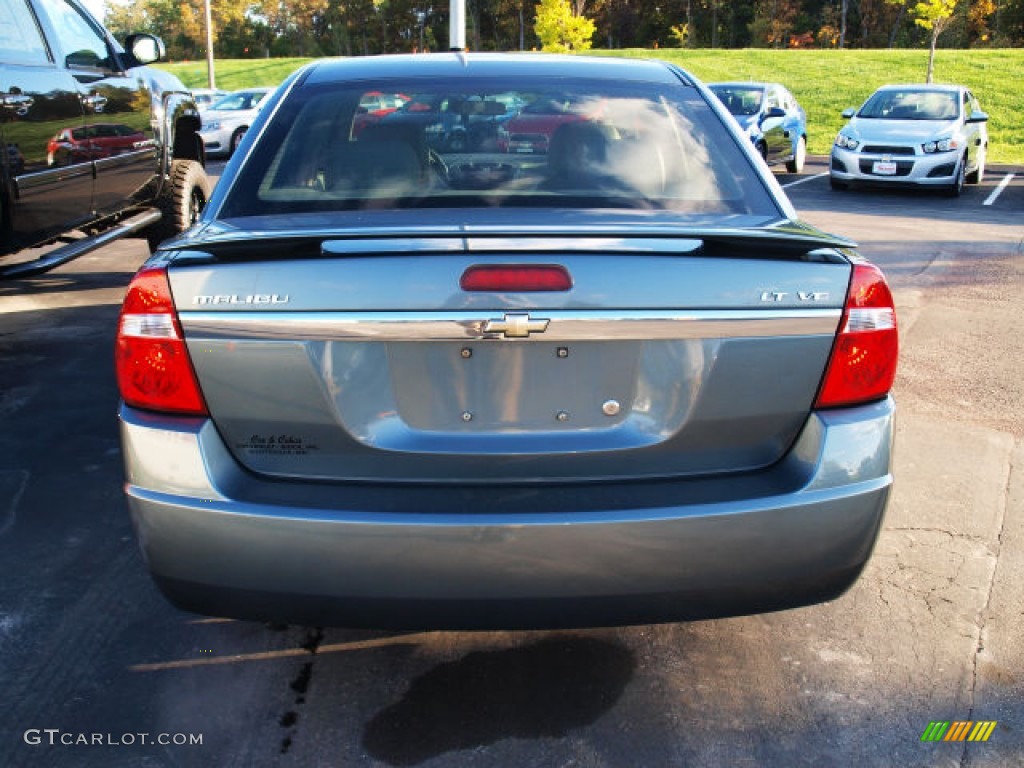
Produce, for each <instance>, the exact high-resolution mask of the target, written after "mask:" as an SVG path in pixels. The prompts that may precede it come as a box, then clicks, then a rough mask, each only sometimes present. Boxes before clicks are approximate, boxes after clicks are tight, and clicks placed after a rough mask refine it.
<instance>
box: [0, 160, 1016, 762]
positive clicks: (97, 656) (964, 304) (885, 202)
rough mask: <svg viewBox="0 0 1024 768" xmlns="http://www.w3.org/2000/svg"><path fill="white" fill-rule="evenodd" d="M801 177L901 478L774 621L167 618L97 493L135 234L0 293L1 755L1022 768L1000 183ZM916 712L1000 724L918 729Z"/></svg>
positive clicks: (1012, 248) (1008, 273)
mask: <svg viewBox="0 0 1024 768" xmlns="http://www.w3.org/2000/svg"><path fill="white" fill-rule="evenodd" d="M214 171H215V172H216V166H215V167H214ZM825 171H826V165H825V160H824V159H822V158H817V159H812V160H811V161H810V162H808V164H807V166H806V167H805V169H804V172H803V173H802V174H800V175H799V176H795V175H778V176H777V179H778V181H779V182H780V184H782V185H783V186H784V187H785V188H786V192H787V194H788V195H789V196H790V198H791V200H792V201H793V203H794V205H795V206H796V208H797V209H798V211H799V212H800V213H801V215H802V216H803V217H804V218H806V219H807V220H808V221H809V222H811V223H812V224H815V225H817V226H819V227H821V228H823V229H826V230H829V231H833V232H837V233H839V234H842V235H846V236H848V237H850V238H852V239H854V240H856V241H858V242H859V243H860V245H861V251H862V253H863V254H864V255H865V256H867V257H868V258H870V259H871V260H873V261H875V262H876V263H878V264H879V265H880V266H881V267H882V268H883V270H884V271H885V272H886V274H887V275H888V277H889V278H890V281H891V284H892V286H893V288H894V291H895V295H896V302H897V307H898V310H899V319H900V325H901V347H902V348H901V369H900V373H899V377H898V379H897V386H896V391H895V397H896V399H897V402H898V408H899V413H898V436H897V446H896V469H895V472H896V478H897V484H896V490H895V495H894V497H893V499H892V501H891V503H890V506H889V510H888V515H887V520H886V525H885V528H884V531H883V533H882V535H881V538H880V540H879V542H878V545H877V547H876V550H875V553H874V555H873V557H872V560H871V562H870V564H869V566H868V568H867V570H866V572H865V573H864V575H863V576H862V577H861V579H860V581H859V582H858V583H857V584H856V585H855V586H854V588H853V589H852V590H850V591H849V592H848V593H847V594H846V595H844V596H843V597H841V598H839V599H837V600H835V601H834V602H831V603H828V604H825V605H821V606H815V607H811V608H803V609H798V610H792V611H787V612H782V613H776V614H770V615H762V616H752V617H743V618H735V619H727V620H718V621H704V622H695V623H689V624H671V625H658V626H642V627H629V628H621V629H593V630H585V631H564V632H515V633H505V632H488V633H453V632H434V633H395V632H388V633H384V632H370V631H358V632H357V631H347V630H341V629H330V628H327V629H321V628H312V627H277V626H264V625H260V624H253V623H245V622H234V621H224V620H218V619H207V618H202V617H198V616H193V615H188V614H184V613H181V612H178V611H176V610H174V609H173V608H171V607H170V606H169V605H168V604H167V603H166V602H165V601H164V599H163V598H162V597H161V596H160V595H159V594H158V593H157V591H156V589H155V587H153V586H152V584H151V583H150V580H149V577H148V575H147V573H146V570H145V567H144V565H143V564H142V562H141V558H140V556H139V554H138V549H137V547H136V544H135V541H134V538H133V535H132V531H131V526H130V524H129V520H128V515H127V511H126V508H125V504H124V501H123V499H122V495H121V488H120V483H121V479H122V473H121V459H120V455H119V441H118V435H117V424H116V409H117V392H116V387H115V383H114V377H113V366H112V344H113V338H114V332H115V323H116V318H117V313H118V309H119V302H120V300H121V297H122V296H123V293H124V289H125V287H126V285H127V282H128V280H129V278H130V276H131V274H132V273H133V272H134V270H135V269H136V268H137V267H138V265H139V264H140V263H141V262H142V261H143V260H144V259H145V258H146V256H147V250H146V246H145V243H144V241H140V240H126V241H122V242H120V243H116V244H114V245H112V246H108V247H106V248H104V249H103V250H101V251H98V252H95V253H93V254H91V255H88V256H85V257H83V258H81V259H79V260H77V261H74V262H72V263H70V264H68V265H65V266H64V267H62V268H60V269H57V270H55V271H53V272H51V273H49V274H45V275H42V276H39V277H36V278H33V279H26V280H21V281H11V282H7V283H0V420H2V421H0V423H2V424H3V429H2V430H0V564H2V565H0V576H2V579H0V654H2V656H0V658H3V660H4V662H3V664H0V687H2V690H3V691H4V692H5V696H4V699H5V702H6V708H5V709H6V711H5V715H4V718H3V727H2V729H0V765H3V766H83V767H89V766H97V767H98V766H103V767H104V768H106V767H107V766H126V767H127V766H132V767H134V766H225V767H226V766H239V767H240V768H241V767H243V766H244V767H249V766H277V765H280V766H302V767H303V768H307V767H309V766H377V765H380V766H412V765H416V766H420V765H422V766H488V767H489V768H490V767H491V766H517V767H518V766H594V767H598V766H602V767H603V766H608V767H610V768H617V767H618V766H631V765H639V766H796V765H808V766H810V765H813V766H831V765H836V766H843V765H855V764H859V765H865V766H893V765H901V766H954V765H956V766H962V765H970V766H993V767H995V766H1000V767H1001V766H1009V765H1021V764H1024V474H1022V472H1021V469H1022V467H1024V407H1022V403H1024V312H1022V307H1024V280H1022V278H1024V169H1022V168H1011V167H992V168H990V169H989V170H988V172H987V175H986V178H985V181H984V182H983V183H982V184H981V185H978V186H968V187H967V188H966V189H965V192H964V195H963V196H962V197H961V198H959V199H949V198H946V197H942V196H940V195H933V194H920V193H909V192H907V193H904V192H891V191H884V192H879V191H860V190H853V191H848V192H837V191H833V190H831V189H830V188H829V183H828V178H827V175H825ZM932 721H971V722H979V721H994V722H995V723H996V725H995V727H994V729H993V730H992V733H991V736H990V738H989V739H988V740H987V741H985V742H981V743H972V742H968V741H949V742H923V741H922V740H921V736H922V734H923V732H924V731H925V730H926V728H927V727H928V725H929V723H930V722H932ZM97 736H98V737H99V738H97ZM197 737H198V738H197ZM197 741H199V742H201V743H196V742H197Z"/></svg>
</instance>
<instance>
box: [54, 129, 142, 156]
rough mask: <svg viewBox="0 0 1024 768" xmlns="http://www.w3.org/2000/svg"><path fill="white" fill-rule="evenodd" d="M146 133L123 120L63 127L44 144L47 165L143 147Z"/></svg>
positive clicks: (121, 152) (110, 154)
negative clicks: (121, 121) (124, 122)
mask: <svg viewBox="0 0 1024 768" xmlns="http://www.w3.org/2000/svg"><path fill="white" fill-rule="evenodd" d="M145 141H146V134H144V133H143V132H142V131H140V130H138V129H137V128H132V127H131V126H130V125H124V124H123V123H94V124H92V125H86V126H80V127H77V128H65V129H64V130H62V131H60V132H58V133H57V135H56V136H54V137H53V138H52V139H50V141H49V142H48V143H47V145H46V162H47V164H48V165H51V166H53V165H71V164H72V163H79V162H83V161H88V160H102V159H103V158H104V157H113V156H114V155H120V154H123V153H125V152H131V151H133V150H137V149H143V148H144V147H145V143H144V142H145Z"/></svg>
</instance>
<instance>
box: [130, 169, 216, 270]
mask: <svg viewBox="0 0 1024 768" xmlns="http://www.w3.org/2000/svg"><path fill="white" fill-rule="evenodd" d="M210 192H211V186H210V179H209V178H208V177H207V175H206V169H205V168H203V166H202V165H201V164H200V163H199V162H198V161H196V160H175V161H174V162H172V163H171V174H170V178H169V179H168V180H167V181H166V182H165V183H164V187H163V191H162V192H161V194H160V198H159V199H158V200H157V201H156V205H157V207H159V208H160V210H161V212H162V213H163V218H161V219H160V222H159V223H157V224H155V225H154V226H153V227H152V228H151V229H150V230H149V231H147V232H146V239H147V240H148V241H149V250H150V251H155V250H156V247H157V246H158V245H159V244H160V243H162V242H163V241H164V240H166V239H167V238H169V237H174V236H175V235H179V234H181V233H182V232H184V231H185V230H186V229H188V228H189V227H191V226H192V225H193V224H195V223H196V221H198V220H199V214H200V213H202V212H203V208H205V207H206V203H207V201H208V200H209V199H210Z"/></svg>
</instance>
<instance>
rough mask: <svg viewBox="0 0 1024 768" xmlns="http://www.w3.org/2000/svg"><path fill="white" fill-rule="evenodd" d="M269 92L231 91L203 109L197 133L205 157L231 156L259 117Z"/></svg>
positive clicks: (254, 89)
mask: <svg viewBox="0 0 1024 768" xmlns="http://www.w3.org/2000/svg"><path fill="white" fill-rule="evenodd" d="M273 91H274V89H273V88H246V89H245V90H242V91H233V92H232V93H229V94H228V95H227V96H225V97H224V98H222V99H221V100H220V101H218V102H217V103H215V104H214V105H213V106H211V107H210V108H209V109H207V110H206V111H205V112H204V113H203V127H202V129H201V130H200V135H201V136H202V137H203V145H204V146H205V147H206V154H207V155H208V156H211V157H212V156H214V155H227V156H228V157H231V155H233V154H234V153H235V150H236V149H238V145H239V143H240V142H241V141H242V137H243V136H244V135H245V132H246V131H247V130H249V126H250V125H252V121H253V120H255V119H256V115H257V114H259V111H260V105H261V104H262V103H263V100H264V99H265V98H266V97H267V95H268V94H270V93H273Z"/></svg>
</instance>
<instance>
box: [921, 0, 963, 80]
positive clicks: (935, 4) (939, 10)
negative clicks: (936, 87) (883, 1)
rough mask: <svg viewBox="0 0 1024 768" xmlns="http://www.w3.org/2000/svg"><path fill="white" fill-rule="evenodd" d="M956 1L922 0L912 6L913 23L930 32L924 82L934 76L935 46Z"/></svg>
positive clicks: (947, 24)
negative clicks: (926, 70)
mask: <svg viewBox="0 0 1024 768" xmlns="http://www.w3.org/2000/svg"><path fill="white" fill-rule="evenodd" d="M956 4H957V0H922V2H919V3H918V4H917V5H915V6H914V23H915V24H917V26H919V27H922V28H924V29H927V30H928V31H929V32H931V39H930V41H929V45H928V72H927V74H926V75H925V82H926V83H930V82H931V81H932V76H933V75H934V74H935V44H936V43H937V42H938V41H939V35H941V34H942V33H943V32H944V31H945V30H946V27H948V26H949V22H950V20H951V19H952V18H953V13H954V11H956Z"/></svg>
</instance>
